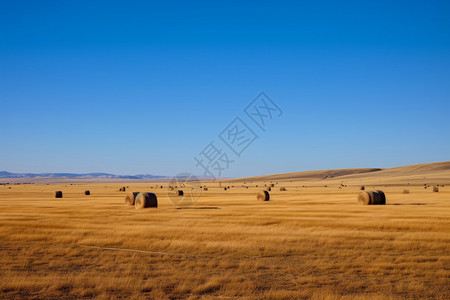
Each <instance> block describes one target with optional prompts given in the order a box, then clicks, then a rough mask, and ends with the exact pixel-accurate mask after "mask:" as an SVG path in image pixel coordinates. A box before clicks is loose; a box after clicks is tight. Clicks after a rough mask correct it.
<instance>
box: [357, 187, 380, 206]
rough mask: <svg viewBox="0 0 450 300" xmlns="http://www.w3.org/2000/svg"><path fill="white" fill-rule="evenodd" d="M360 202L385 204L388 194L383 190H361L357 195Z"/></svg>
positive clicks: (363, 203)
mask: <svg viewBox="0 0 450 300" xmlns="http://www.w3.org/2000/svg"><path fill="white" fill-rule="evenodd" d="M357 200H358V203H359V204H362V205H385V204H386V196H385V194H384V192H383V191H380V190H378V191H372V192H367V191H364V192H360V193H359V194H358V197H357Z"/></svg>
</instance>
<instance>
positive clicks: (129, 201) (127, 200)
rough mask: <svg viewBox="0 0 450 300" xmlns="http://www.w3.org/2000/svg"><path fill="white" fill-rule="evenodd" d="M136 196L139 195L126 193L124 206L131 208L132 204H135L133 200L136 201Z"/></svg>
mask: <svg viewBox="0 0 450 300" xmlns="http://www.w3.org/2000/svg"><path fill="white" fill-rule="evenodd" d="M138 194H139V193H138V192H132V193H128V194H127V195H126V196H125V204H126V205H129V206H133V205H134V202H135V200H136V196H137V195H138Z"/></svg>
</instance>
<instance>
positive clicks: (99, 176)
mask: <svg viewBox="0 0 450 300" xmlns="http://www.w3.org/2000/svg"><path fill="white" fill-rule="evenodd" d="M0 178H55V179H56V178H57V179H63V178H67V179H160V178H167V176H158V175H150V174H143V175H115V174H108V173H87V174H75V173H11V172H6V171H0Z"/></svg>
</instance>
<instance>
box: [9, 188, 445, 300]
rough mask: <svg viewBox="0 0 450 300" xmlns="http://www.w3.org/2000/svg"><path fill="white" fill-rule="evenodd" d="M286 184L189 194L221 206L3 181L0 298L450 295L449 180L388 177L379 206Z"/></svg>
mask: <svg viewBox="0 0 450 300" xmlns="http://www.w3.org/2000/svg"><path fill="white" fill-rule="evenodd" d="M254 184H258V183H254ZM289 184H291V185H292V186H287V191H281V192H280V191H274V192H271V194H270V201H267V202H261V201H257V200H256V199H255V195H256V193H257V192H259V191H261V190H262V189H261V186H263V183H259V186H260V188H256V187H249V188H248V189H247V188H242V187H235V188H230V189H229V190H228V191H227V192H224V191H223V188H220V187H219V186H217V187H214V186H213V185H212V184H209V185H208V188H209V189H208V191H206V192H203V193H202V195H201V198H200V200H199V202H198V204H197V205H199V206H202V207H208V206H211V207H220V209H176V208H177V207H176V206H174V205H173V204H172V202H171V201H170V200H169V199H168V197H167V193H166V189H163V190H161V189H154V190H152V192H154V193H156V194H157V196H158V208H157V209H154V208H148V209H143V210H136V209H134V208H133V207H130V206H126V205H125V204H124V194H123V193H120V192H118V184H108V183H102V184H79V185H64V184H57V185H37V184H35V185H26V186H25V185H17V186H13V187H12V189H8V187H7V186H0V238H1V243H0V254H1V255H0V298H3V299H9V298H39V299H42V298H47V299H49V298H60V297H64V298H93V297H94V298H153V299H197V298H214V299H216V298H246V299H354V298H358V299H400V298H405V299H410V298H421V299H424V298H429V299H449V298H450V190H449V189H448V188H447V187H445V188H442V189H441V190H440V191H439V193H432V192H430V191H427V190H425V189H423V186H417V187H413V186H408V187H407V188H408V189H409V190H410V194H407V195H405V194H403V193H402V191H403V189H404V188H405V187H401V186H395V187H382V188H381V189H383V190H384V191H385V192H386V197H387V201H388V203H387V205H385V206H359V205H358V204H357V202H356V195H357V194H358V192H359V191H360V185H357V186H356V185H355V186H349V187H346V188H343V189H338V187H327V188H325V187H309V188H307V189H306V188H302V186H301V184H300V183H298V186H294V185H295V184H296V183H295V182H293V183H289ZM149 186H151V184H148V183H147V184H145V183H130V184H129V189H128V190H129V191H147V190H149ZM55 190H63V191H64V198H62V199H55V198H54V194H53V193H54V191H55ZM85 190H90V191H91V195H90V196H88V197H87V196H85V195H83V193H84V191H85ZM150 190H151V189H150Z"/></svg>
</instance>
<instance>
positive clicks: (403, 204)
mask: <svg viewBox="0 0 450 300" xmlns="http://www.w3.org/2000/svg"><path fill="white" fill-rule="evenodd" d="M388 205H427V203H392V204H388Z"/></svg>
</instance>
